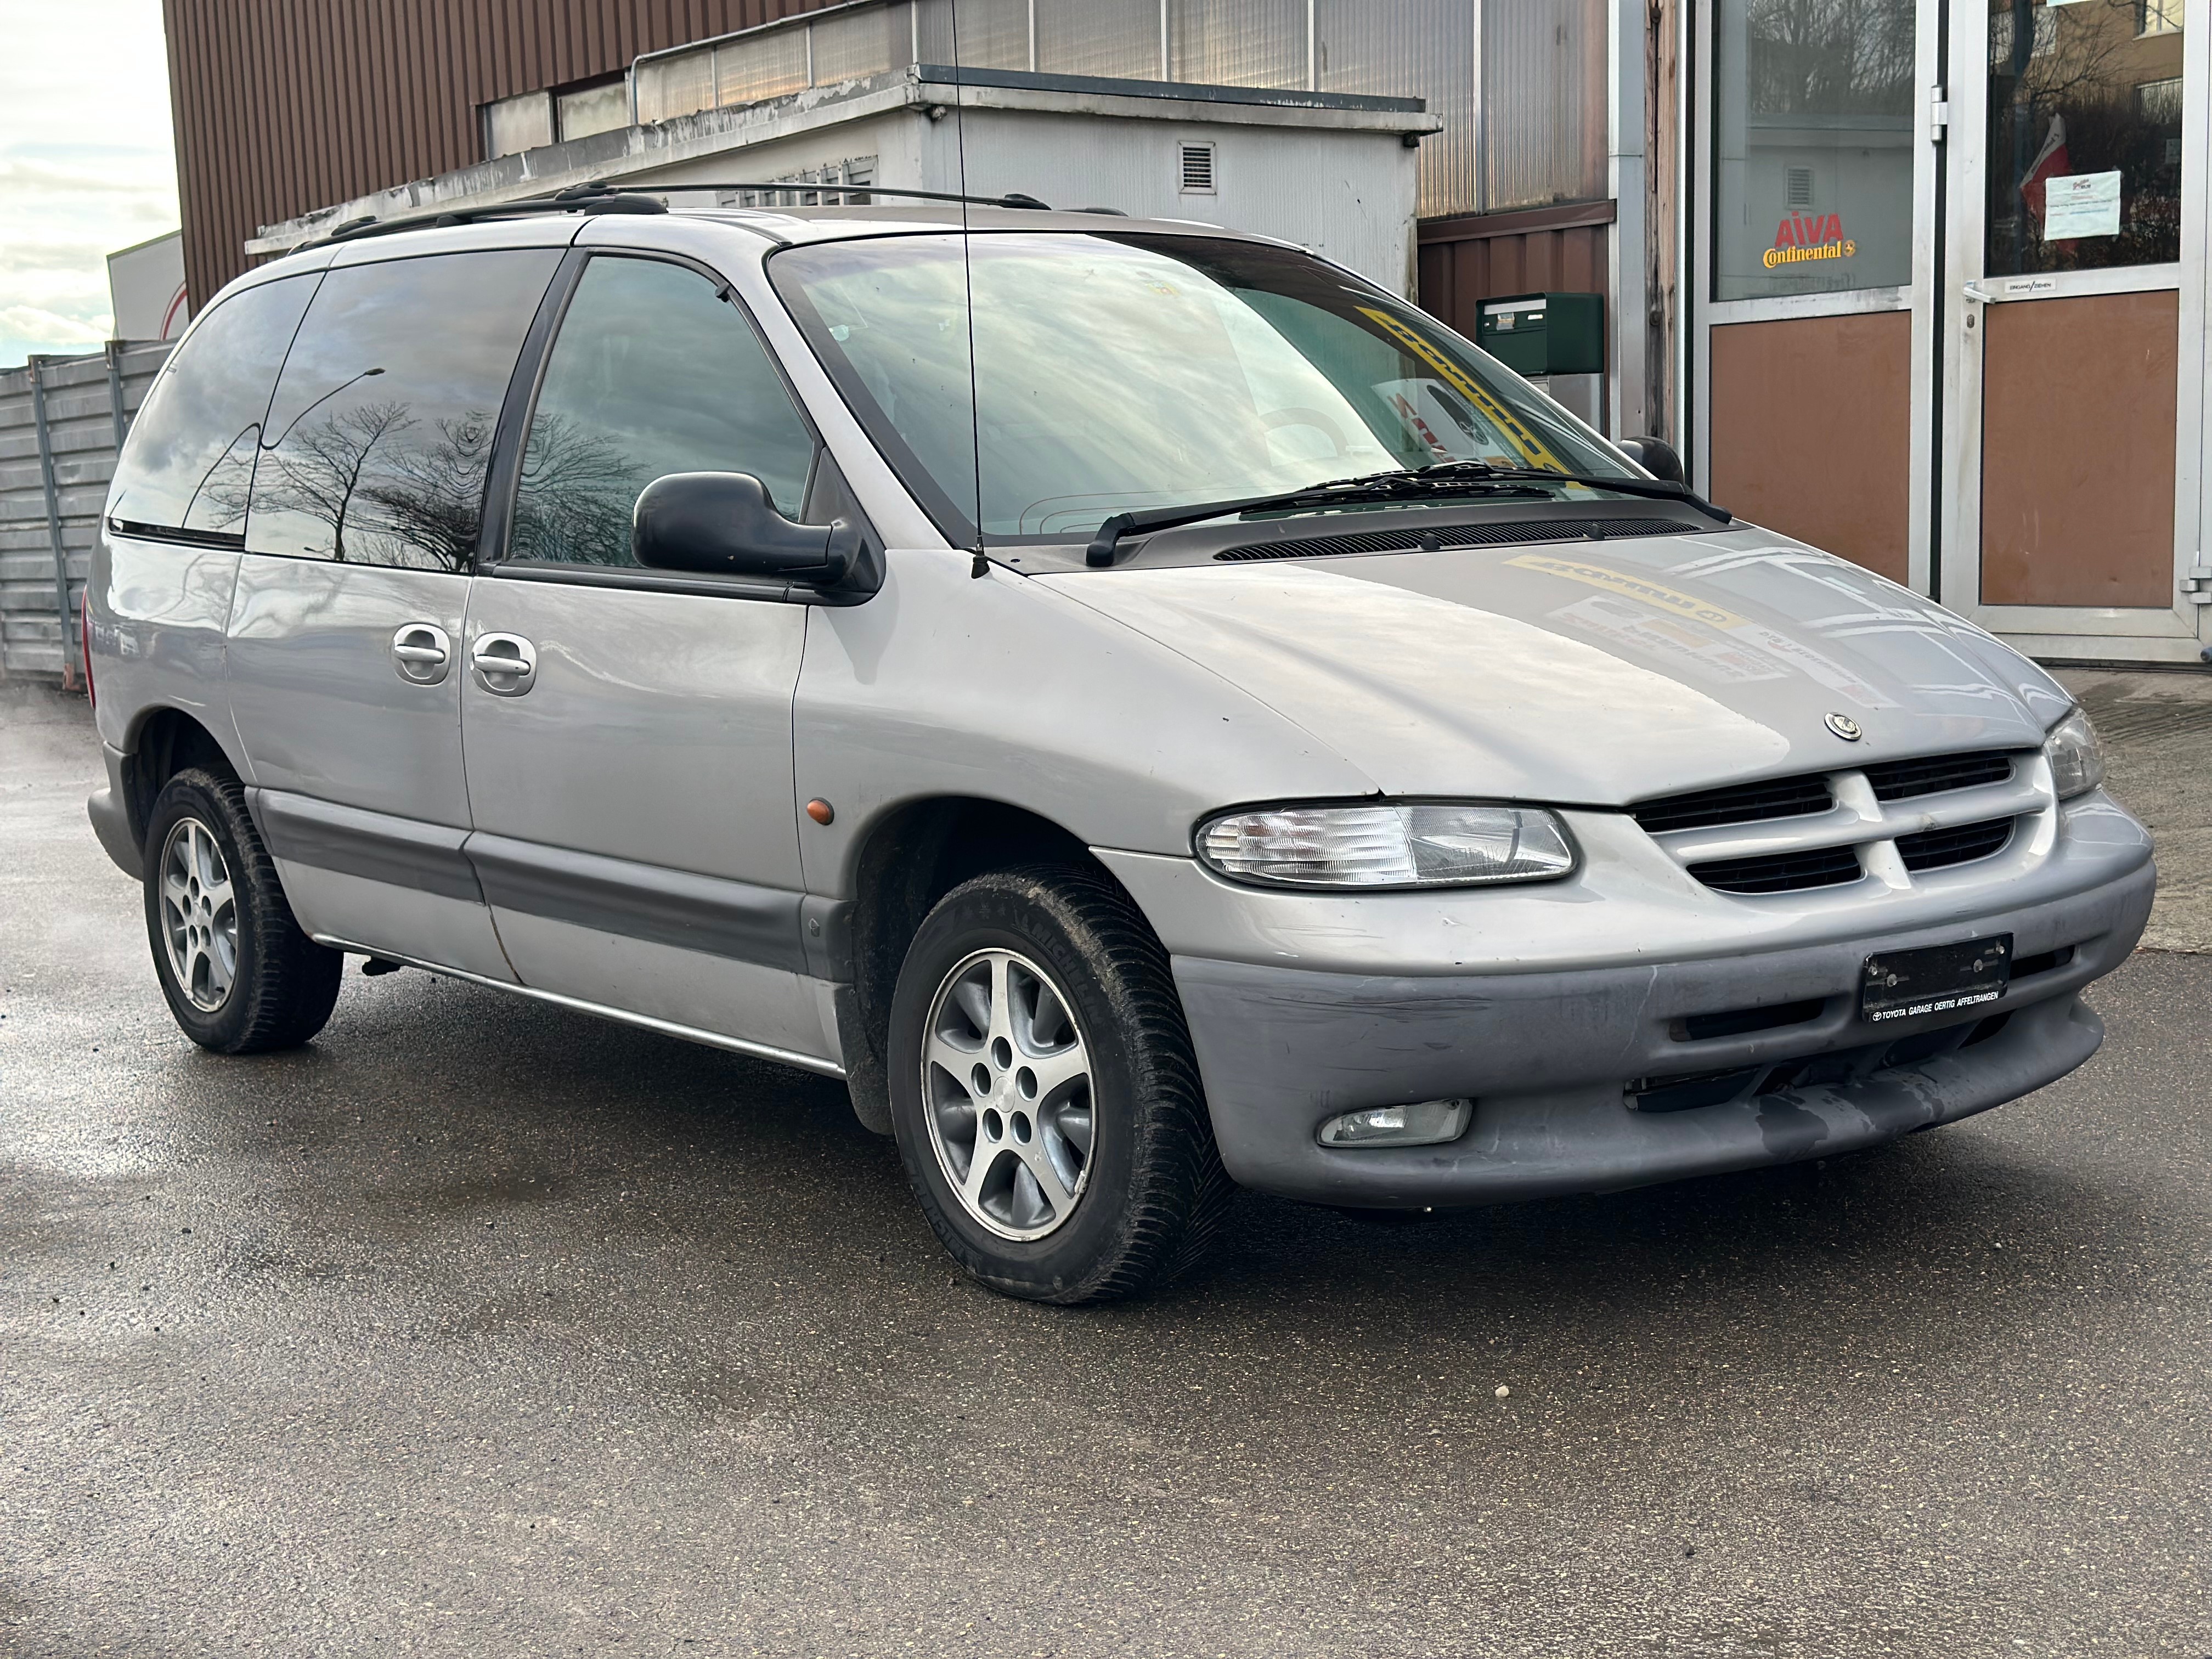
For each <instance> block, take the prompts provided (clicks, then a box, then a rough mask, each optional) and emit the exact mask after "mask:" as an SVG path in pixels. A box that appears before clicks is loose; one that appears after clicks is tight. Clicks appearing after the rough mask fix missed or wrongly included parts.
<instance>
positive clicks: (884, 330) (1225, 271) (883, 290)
mask: <svg viewBox="0 0 2212 1659" xmlns="http://www.w3.org/2000/svg"><path fill="white" fill-rule="evenodd" d="M968 253H969V269H963V262H962V254H963V247H962V239H961V238H960V237H959V236H957V235H941V236H940V235H924V236H901V237H885V238H881V239H874V240H866V241H849V242H830V243H821V244H817V245H815V246H802V247H796V248H792V249H789V250H787V251H786V252H782V253H780V254H778V255H777V256H776V257H775V259H774V260H773V261H772V262H771V264H770V266H769V270H770V272H771V274H772V276H773V277H774V280H775V285H776V289H777V291H778V292H779V293H781V295H783V298H784V301H785V302H786V303H787V305H788V306H789V307H791V309H792V312H793V314H794V315H795V316H796V317H797V318H798V319H799V325H800V327H801V328H803V329H804V330H805V331H806V334H807V337H808V338H809V340H810V341H811V343H812V345H813V347H814V349H815V351H816V353H817V355H818V356H820V358H821V360H822V362H823V365H824V366H825V367H827V368H829V372H830V374H832V375H833V376H834V377H835V378H836V380H837V382H838V384H839V386H840V388H841V390H842V392H844V394H845V396H846V398H847V399H848V402H850V403H851V404H852V405H853V407H854V411H855V412H856V413H857V414H858V415H859V416H860V418H861V419H862V421H863V422H866V424H867V425H868V427H869V428H870V432H871V435H872V436H873V437H874V438H875V440H876V441H877V443H878V446H879V447H882V448H883V450H884V453H886V455H887V456H888V457H889V458H890V460H891V462H892V464H893V465H895V466H896V467H898V468H899V470H900V471H901V472H902V475H903V476H904V477H905V479H906V482H907V483H908V487H909V488H911V489H913V490H914V491H915V494H916V495H917V496H918V497H919V498H920V499H921V501H922V503H923V505H924V506H925V507H927V508H928V509H929V511H930V513H931V514H932V516H933V517H934V518H935V519H937V520H938V522H939V527H940V528H942V529H944V530H945V532H946V533H947V534H948V535H949V536H951V538H953V539H954V540H955V541H957V542H960V543H969V542H972V541H973V539H974V538H975V526H976V521H977V520H978V518H979V517H980V519H981V526H982V531H983V533H984V536H985V538H986V539H987V540H1002V539H1006V538H1024V537H1046V538H1074V537H1078V536H1087V535H1089V534H1090V533H1091V532H1092V531H1093V530H1095V529H1097V526H1099V524H1100V523H1101V522H1102V521H1103V520H1106V519H1108V518H1110V517H1112V516H1113V515H1114V514H1115V513H1125V512H1138V511H1142V510H1144V509H1146V508H1148V507H1178V506H1184V505H1188V504H1192V503H1199V502H1205V501H1225V500H1231V499H1234V498H1238V497H1245V496H1257V495H1273V494H1279V493H1281V492H1283V491H1286V490H1294V489H1302V488H1304V487H1305V486H1307V485H1310V484H1313V483H1319V482H1321V481H1322V480H1324V479H1330V478H1340V477H1347V476H1355V475H1361V474H1367V473H1373V472H1381V471H1394V470H1399V471H1410V470H1413V469H1416V468H1419V467H1424V466H1428V465H1432V464H1434V463H1437V462H1441V461H1485V462H1488V463H1490V464H1491V465H1497V466H1513V467H1540V468H1543V469H1546V470H1547V471H1556V472H1583V473H1591V474H1595V475H1598V476H1601V477H1622V478H1629V477H1635V476H1637V475H1636V474H1635V473H1633V472H1632V471H1631V470H1630V469H1629V468H1628V467H1627V466H1626V465H1624V464H1623V463H1622V461H1621V460H1620V458H1619V457H1618V456H1616V455H1615V454H1613V453H1612V452H1611V451H1610V450H1608V449H1607V448H1606V447H1604V445H1603V444H1602V443H1601V442H1600V441H1598V440H1597V439H1596V438H1595V436H1593V435H1591V434H1589V432H1588V431H1586V430H1584V429H1583V428H1581V427H1579V426H1577V424H1576V423H1575V422H1572V421H1571V419H1570V418H1569V417H1568V416H1565V414H1563V413H1561V412H1560V411H1559V410H1557V409H1556V408H1555V407H1554V406H1553V405H1552V404H1549V403H1548V402H1547V401H1546V400H1545V399H1543V398H1541V397H1539V396H1538V395H1537V393H1536V392H1535V390H1534V388H1533V387H1531V386H1529V385H1528V383H1527V382H1526V381H1524V380H1521V379H1520V378H1519V377H1517V376H1516V375H1515V374H1513V373H1512V372H1511V371H1510V370H1509V369H1507V368H1504V366H1503V365H1501V364H1499V363H1498V362H1497V361H1496V360H1495V359H1493V358H1492V357H1490V356H1486V354H1484V353H1482V352H1480V351H1479V350H1477V349H1475V348H1474V346H1472V345H1470V344H1468V343H1467V342H1466V341H1465V340H1463V339H1462V338H1460V337H1458V336H1457V335H1455V334H1454V333H1452V332H1451V331H1450V330H1449V329H1447V328H1445V327H1444V326H1443V325H1442V324H1440V323H1438V322H1437V321H1436V319H1433V318H1431V317H1428V316H1425V315H1424V314H1423V313H1420V312H1419V311H1416V310H1414V309H1413V308H1412V307H1409V306H1407V305H1405V304H1403V303H1402V302H1401V301H1396V300H1393V299H1391V298H1390V297H1389V296H1388V295H1385V294H1383V292H1382V291H1381V290H1380V289H1373V288H1370V287H1368V286H1367V285H1366V284H1365V283H1361V282H1360V281H1358V279H1357V278H1356V277H1353V276H1349V275H1347V274H1346V273H1345V272H1343V271H1340V270H1336V269H1334V267H1332V266H1329V265H1327V264H1322V262H1321V261H1320V260H1317V259H1314V258H1310V257H1308V256H1307V255H1305V254H1303V253H1299V252H1296V251H1294V250H1291V249H1288V248H1276V247H1269V246H1265V245H1263V244H1256V243H1250V242H1238V241H1230V240H1215V239H1212V238H1203V237H1188V236H1152V235H1139V234H1122V235H1115V234H1091V235H1085V234H1071V233H1066V232H1061V233H1051V232H1043V233H1033V232H1024V233H1017V234H994V235H978V236H975V237H974V238H972V239H971V240H969V244H968ZM971 285H972V289H973V295H974V299H973V322H972V333H973V337H974V351H975V373H974V377H973V386H974V400H975V403H974V419H973V420H972V422H971V420H970V409H969V398H970V390H969V388H970V376H969V335H970V332H971V326H970V323H969V288H970V286H971ZM979 438H980V442H981V453H980V454H979V453H978V450H977V441H978V439H979ZM979 495H980V497H981V507H980V513H979V510H978V496H979Z"/></svg>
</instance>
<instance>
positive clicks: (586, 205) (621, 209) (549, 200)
mask: <svg viewBox="0 0 2212 1659" xmlns="http://www.w3.org/2000/svg"><path fill="white" fill-rule="evenodd" d="M699 190H809V191H818V192H820V193H822V194H824V195H828V194H832V193H835V194H837V195H847V196H862V195H866V196H900V197H917V198H919V199H921V200H923V201H929V202H972V203H974V204H976V205H977V206H978V207H996V208H1028V209H1031V210H1036V211H1041V212H1046V213H1049V212H1050V211H1051V209H1050V208H1049V207H1048V205H1047V204H1044V203H1042V202H1040V201H1038V200H1037V198H1036V197H1034V196H1024V195H1022V194H1021V193H1020V192H1019V191H1008V192H1007V193H1006V195H1004V196H961V195H957V194H954V193H951V192H950V191H941V190H891V189H888V188H886V187H885V186H884V185H856V184H848V185H840V184H825V183H823V181H821V180H819V179H777V180H775V181H773V182H769V183H765V184H736V185H732V184H721V183H718V182H714V181H709V182H707V183H704V184H693V183H690V181H688V180H686V181H682V182H675V181H671V182H670V183H668V184H665V185H658V186H655V185H632V186H629V187H628V188H625V187H623V186H622V185H611V184H609V183H608V182H607V181H606V180H605V179H593V180H592V181H591V182H590V183H589V184H584V185H569V186H568V188H567V189H566V190H556V191H553V192H552V194H550V195H549V196H524V197H517V198H516V199H515V200H513V201H512V202H485V203H482V204H478V205H477V206H474V207H471V206H468V205H466V204H463V205H459V206H455V207H450V208H439V209H435V210H432V211H430V212H427V213H408V214H402V215H401V216H399V217H398V218H396V219H378V218H374V217H370V218H362V219H349V220H347V221H346V222H344V223H343V224H342V225H334V226H332V227H331V228H330V229H329V230H327V231H325V232H324V233H323V234H321V235H320V236H317V237H313V238H311V239H310V240H307V241H305V242H302V243H301V245H300V246H301V247H320V246H324V245H325V244H326V243H331V242H352V241H358V240H361V239H362V237H364V236H391V235H395V234H398V232H400V231H403V230H427V229H435V228H439V227H441V226H446V225H473V224H479V223H482V222H484V221H486V220H496V219H520V218H527V217H530V216H533V215H537V214H541V213H665V212H667V211H668V206H667V204H665V202H663V201H661V200H660V199H659V198H660V197H663V196H667V195H673V194H677V193H678V192H683V191H699Z"/></svg>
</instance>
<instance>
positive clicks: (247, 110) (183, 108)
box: [162, 0, 830, 307]
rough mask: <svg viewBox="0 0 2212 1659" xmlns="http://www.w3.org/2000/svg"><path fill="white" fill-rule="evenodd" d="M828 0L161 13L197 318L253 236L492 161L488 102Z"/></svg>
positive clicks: (244, 7)
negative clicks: (485, 116)
mask: <svg viewBox="0 0 2212 1659" xmlns="http://www.w3.org/2000/svg"><path fill="white" fill-rule="evenodd" d="M828 3H830V0H164V4H163V8H162V9H163V12H164V14H165V16H166V20H167V25H168V35H169V85H170V88H171V98H172V104H173V108H174V111H175V118H176V128H177V174H178V191H179V197H181V199H182V202H183V206H184V221H185V281H186V283H187V284H188V285H189V287H190V289H191V295H192V300H193V302H194V305H195V307H197V306H198V305H200V304H202V303H204V301H205V300H206V298H207V296H208V295H212V294H213V293H214V292H215V291H216V289H218V288H220V287H222V284H223V283H226V282H228V281H229V280H230V278H232V277H233V276H236V275H237V274H238V273H239V272H240V270H244V269H245V268H246V264H247V260H246V255H245V253H244V252H242V251H241V245H242V244H243V243H244V242H245V241H246V239H247V238H248V237H250V236H252V234H254V232H255V230H256V229H258V228H259V227H260V226H262V225H265V224H271V223H274V222H276V221H277V220H280V219H289V218H290V217H292V216H294V215H295V214H301V213H306V212H308V211H310V210H313V209H315V208H319V207H327V206H329V205H330V204H332V203H334V202H343V201H344V200H346V199H347V198H348V197H354V196H361V195H365V194H367V193H368V191H374V190H386V189H389V188H390V187H392V185H402V184H405V183H406V182H407V181H408V180H410V179H421V178H426V177H428V176H429V175H430V174H432V173H444V172H447V171H449V170H450V169H452V168H454V167H467V166H469V165H470V164H471V163H472V162H476V161H482V160H483V140H482V137H481V136H480V133H479V131H478V127H477V106H479V105H482V104H485V103H489V102H490V101H491V100H494V99H495V98H505V97H508V96H511V95H512V94H515V93H519V92H531V91H534V90H536V89H537V88H540V87H551V86H561V85H564V84H567V83H568V82H576V81H587V80H591V79H592V78H593V77H595V76H605V75H609V74H612V73H613V72H615V71H617V70H622V69H624V68H626V67H627V66H628V65H629V61H630V60H631V59H632V58H635V57H636V56H637V55H638V54H639V53H640V52H653V51H658V50H659V48H661V47H663V46H681V45H682V44H683V43H684V42H685V41H687V40H704V39H706V38H708V37H709V36H712V35H716V34H726V33H729V32H730V31H732V30H733V29H741V28H750V27H754V26H756V25H757V24H761V23H765V22H769V21H773V20H775V18H778V17H786V16H789V15H792V14H793V13H795V12H803V11H814V10H818V9H821V7H822V6H823V5H825V4H828Z"/></svg>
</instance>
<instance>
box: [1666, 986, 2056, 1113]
mask: <svg viewBox="0 0 2212 1659" xmlns="http://www.w3.org/2000/svg"><path fill="white" fill-rule="evenodd" d="M2011 1019H2012V1011H2011V1010H2010V1009H2007V1010H2005V1012H2002V1013H1998V1014H1984V1016H1983V1017H1982V1018H1979V1019H1966V1020H1960V1021H1958V1022H1955V1023H1954V1024H1948V1025H1939V1026H1937V1027H1936V1029H1935V1030H1929V1031H1916V1032H1914V1033H1913V1034H1912V1035H1911V1036H1905V1037H1899V1038H1896V1039H1895V1040H1893V1041H1888V1042H1865V1043H1857V1044H1855V1045H1853V1046H1852V1047H1850V1048H1833V1049H1830V1050H1829V1051H1828V1052H1827V1053H1826V1054H1808V1055H1806V1056H1805V1057H1804V1058H1803V1059H1802V1060H1782V1061H1779V1062H1778V1063H1771V1064H1767V1065H1763V1066H1736V1067H1735V1068H1734V1069H1732V1070H1729V1071H1725V1072H1694V1073H1687V1074H1686V1075H1681V1076H1676V1077H1640V1078H1637V1079H1633V1080H1632V1081H1631V1082H1630V1083H1629V1084H1627V1085H1626V1087H1625V1088H1624V1090H1623V1095H1624V1097H1625V1099H1626V1104H1627V1106H1628V1108H1629V1109H1630V1110H1631V1111H1636V1112H1694V1111H1697V1110H1699V1109H1700V1108H1702V1107H1706V1106H1726V1105H1729V1104H1730V1103H1735V1102H1739V1101H1741V1102H1746V1103H1751V1102H1756V1101H1758V1100H1759V1098H1761V1097H1764V1096H1766V1095H1771V1094H1777V1093H1779V1092H1780V1091H1783V1090H1785V1089H1819V1088H1827V1089H1848V1088H1850V1087H1852V1086H1853V1085H1857V1084H1860V1083H1863V1082H1864V1081H1866V1080H1867V1079H1869V1078H1870V1077H1872V1076H1875V1075H1876V1074H1877V1073H1881V1072H1886V1071H1889V1070H1892V1069H1893V1068H1896V1069H1902V1068H1905V1067H1908V1066H1918V1065H1920V1064H1922V1063H1923V1062H1924V1061H1927V1060H1933V1059H1935V1058H1936V1056H1937V1055H1938V1054H1952V1053H1954V1052H1956V1051H1957V1050H1959V1049H1961V1048H1973V1047H1974V1046H1975V1045H1976V1044H1978V1043H1983V1042H1989V1041H1990V1039H1991V1038H1992V1037H1994V1036H1997V1035H1998V1034H1999V1033H2000V1032H2002V1030H2004V1029H2005V1027H2006V1025H2007V1024H2009V1023H2010V1022H2011Z"/></svg>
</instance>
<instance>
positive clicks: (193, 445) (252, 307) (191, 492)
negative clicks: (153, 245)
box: [107, 275, 316, 534]
mask: <svg viewBox="0 0 2212 1659" xmlns="http://www.w3.org/2000/svg"><path fill="white" fill-rule="evenodd" d="M315 280H316V278H315V276H313V275H308V276H286V277H283V278H280V279H279V280H278V281H276V282H273V283H262V284H261V285H260V286H259V287H258V288H250V289H246V291H245V292H244V293H242V294H234V295H231V296H230V298H228V300H225V301H223V302H222V304H220V305H218V306H217V307H216V308H215V309H214V310H213V311H210V313H208V314H207V315H206V316H205V317H204V318H203V319H201V321H200V324H199V326H198V327H197V328H195V329H193V330H192V331H191V336H190V337H189V338H187V339H186V340H185V343H183V344H182V345H180V346H179V347H178V348H177V349H176V351H175V353H174V354H173V356H171V357H170V359H169V361H168V364H167V367H166V368H163V370H162V371H161V379H160V380H156V381H155V383H154V389H153V390H152V391H151V392H149V393H148V394H147V396H146V404H145V407H143V409H141V410H139V411H138V418H137V420H136V421H135V422H132V423H131V436H130V439H129V441H127V442H126V443H125V445H124V447H123V459H122V461H121V463H120V464H119V465H118V466H117V467H116V469H115V483H114V486H113V488H112V489H110V491H109V492H108V498H107V511H108V513H109V516H111V517H112V518H117V519H120V520H123V521H124V522H125V523H126V524H133V525H146V526H154V527H155V528H159V529H164V530H179V529H182V530H196V531H201V532H228V533H231V534H235V533H237V532H239V531H240V530H242V529H243V528H244V527H245V525H246V489H247V487H248V485H249V484H250V483H251V482H252V477H253V453H254V449H255V447H256V445H257V444H258V442H259V440H260V436H261V417H262V416H263V414H264V412H265V411H266V410H267V409H268V407H269V392H270V388H271V387H272V386H275V385H276V370H277V368H279V367H280V366H281V365H282V364H283V361H284V348H285V347H286V346H288V345H289V344H291V343H292V331H293V330H294V329H295V328H297V327H298V326H299V325H300V313H301V312H302V311H305V310H306V309H307V300H308V298H309V296H310V295H313V293H314V291H315Z"/></svg>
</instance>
